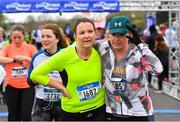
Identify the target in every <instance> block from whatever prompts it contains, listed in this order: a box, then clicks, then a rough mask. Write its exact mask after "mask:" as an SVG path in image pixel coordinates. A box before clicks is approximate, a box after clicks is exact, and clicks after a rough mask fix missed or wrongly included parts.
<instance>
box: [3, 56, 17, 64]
mask: <svg viewBox="0 0 180 122" xmlns="http://www.w3.org/2000/svg"><path fill="white" fill-rule="evenodd" d="M14 61H15V60H14V59H13V58H8V57H2V56H0V64H8V63H13V62H14Z"/></svg>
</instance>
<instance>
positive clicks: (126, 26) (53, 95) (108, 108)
mask: <svg viewBox="0 0 180 122" xmlns="http://www.w3.org/2000/svg"><path fill="white" fill-rule="evenodd" d="M135 27H136V26H135V25H134V24H133V23H132V22H131V20H130V19H129V18H128V17H126V16H114V17H112V18H111V20H110V23H109V26H108V28H107V29H100V28H96V27H95V25H94V22H93V21H92V20H90V19H88V18H80V19H77V21H76V22H75V24H74V30H73V38H74V40H75V41H74V42H73V43H72V44H70V43H69V41H67V38H65V33H64V32H63V30H62V28H60V27H58V25H56V24H53V23H48V24H44V25H41V26H39V28H38V32H33V33H37V34H38V36H37V35H35V36H36V37H37V38H38V39H40V41H39V42H37V43H38V44H37V45H32V44H28V43H27V42H26V41H25V35H26V32H25V29H24V27H23V26H22V25H14V26H13V27H12V28H11V31H10V37H9V40H10V41H9V43H8V44H6V45H4V46H2V44H1V43H0V44H1V45H0V46H1V50H0V64H1V65H2V66H1V67H0V68H1V69H2V70H1V72H2V73H1V72H0V73H1V74H3V75H2V76H4V77H5V78H4V81H3V80H1V82H0V83H1V85H2V86H3V88H4V91H3V93H4V96H5V101H6V103H7V108H8V120H9V121H31V120H32V121H61V120H62V121H72V120H79V121H103V120H108V121H154V110H153V104H152V100H151V97H150V95H149V92H148V81H149V78H150V76H151V75H157V76H158V78H159V81H160V82H159V89H160V90H161V89H162V81H163V80H164V79H165V78H168V75H167V71H168V67H166V66H167V65H166V63H167V62H164V61H165V59H164V58H167V56H168V52H169V49H168V46H167V45H166V43H165V41H164V38H163V37H164V36H163V35H162V34H158V33H157V30H156V28H155V25H152V26H151V27H150V32H151V35H150V36H149V37H148V38H142V35H140V34H138V32H137V30H136V28H135ZM1 30H2V33H3V29H1V28H0V37H1ZM98 32H99V34H98ZM71 38H72V37H71ZM2 40H3V39H2ZM0 41H1V39H0ZM1 42H4V41H1ZM3 68H5V70H3ZM163 68H164V70H163ZM147 74H149V75H147ZM0 78H1V77H0ZM1 79H3V77H2V78H1Z"/></svg>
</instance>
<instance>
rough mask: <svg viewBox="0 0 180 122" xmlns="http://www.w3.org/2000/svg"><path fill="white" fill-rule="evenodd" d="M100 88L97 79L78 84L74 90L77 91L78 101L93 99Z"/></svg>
mask: <svg viewBox="0 0 180 122" xmlns="http://www.w3.org/2000/svg"><path fill="white" fill-rule="evenodd" d="M100 88H101V84H100V82H99V81H98V82H94V83H91V84H87V85H83V86H79V87H77V88H76V90H77V92H78V95H79V99H80V101H81V102H83V101H86V100H91V99H93V98H94V97H95V96H96V95H97V93H98V92H99V89H100Z"/></svg>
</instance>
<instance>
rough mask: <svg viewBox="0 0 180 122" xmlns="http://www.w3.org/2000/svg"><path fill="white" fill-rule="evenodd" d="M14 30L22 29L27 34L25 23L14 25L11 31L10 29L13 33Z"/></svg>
mask: <svg viewBox="0 0 180 122" xmlns="http://www.w3.org/2000/svg"><path fill="white" fill-rule="evenodd" d="M13 31H20V32H21V33H22V34H23V35H24V36H25V28H24V26H23V25H14V26H12V28H11V31H10V32H11V34H12V32H13Z"/></svg>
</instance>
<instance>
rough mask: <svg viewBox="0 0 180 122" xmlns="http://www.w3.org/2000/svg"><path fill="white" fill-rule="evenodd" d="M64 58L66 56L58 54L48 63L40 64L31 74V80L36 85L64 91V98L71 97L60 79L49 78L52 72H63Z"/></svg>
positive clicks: (47, 61)
mask: <svg viewBox="0 0 180 122" xmlns="http://www.w3.org/2000/svg"><path fill="white" fill-rule="evenodd" d="M63 57H64V55H61V54H60V53H57V54H55V55H53V56H52V57H50V58H49V59H47V60H46V61H44V62H42V63H41V64H39V65H38V66H37V67H35V68H34V69H33V70H32V72H31V74H30V79H31V80H32V81H33V82H35V83H38V84H42V85H45V86H49V87H52V88H56V89H59V90H61V91H62V93H63V95H64V96H66V97H69V95H68V92H67V90H66V88H65V87H64V86H63V83H62V81H61V80H60V79H57V78H54V77H50V76H48V74H49V73H50V72H52V71H55V70H57V71H60V70H62V68H63V66H64V62H65V61H64V60H63V59H64V58H63Z"/></svg>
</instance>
